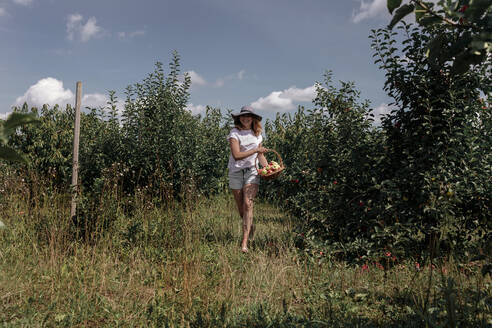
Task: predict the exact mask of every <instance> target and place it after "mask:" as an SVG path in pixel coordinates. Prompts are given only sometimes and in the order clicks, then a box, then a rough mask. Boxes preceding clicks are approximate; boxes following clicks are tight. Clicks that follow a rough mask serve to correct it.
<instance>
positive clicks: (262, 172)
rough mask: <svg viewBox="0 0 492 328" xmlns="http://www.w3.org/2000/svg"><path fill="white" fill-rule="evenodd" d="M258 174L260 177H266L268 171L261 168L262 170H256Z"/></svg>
mask: <svg viewBox="0 0 492 328" xmlns="http://www.w3.org/2000/svg"><path fill="white" fill-rule="evenodd" d="M258 173H259V174H260V175H267V174H268V170H267V169H266V168H262V169H259V170H258Z"/></svg>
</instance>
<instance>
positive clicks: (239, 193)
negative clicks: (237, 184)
mask: <svg viewBox="0 0 492 328" xmlns="http://www.w3.org/2000/svg"><path fill="white" fill-rule="evenodd" d="M232 194H233V195H234V200H235V201H236V205H237V210H238V212H239V216H240V217H241V219H242V218H243V213H244V204H243V198H244V195H243V190H242V189H232Z"/></svg>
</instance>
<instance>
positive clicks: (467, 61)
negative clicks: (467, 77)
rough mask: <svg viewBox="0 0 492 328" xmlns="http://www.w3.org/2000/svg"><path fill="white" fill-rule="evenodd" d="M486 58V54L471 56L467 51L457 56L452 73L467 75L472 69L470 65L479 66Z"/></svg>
mask: <svg viewBox="0 0 492 328" xmlns="http://www.w3.org/2000/svg"><path fill="white" fill-rule="evenodd" d="M484 58H485V56H484V54H480V55H476V54H470V53H469V52H467V51H463V52H462V53H460V54H458V56H456V59H455V60H454V63H453V67H452V73H453V74H463V73H466V72H467V71H468V70H469V69H470V65H478V64H480V63H481V62H482V61H483V60H484Z"/></svg>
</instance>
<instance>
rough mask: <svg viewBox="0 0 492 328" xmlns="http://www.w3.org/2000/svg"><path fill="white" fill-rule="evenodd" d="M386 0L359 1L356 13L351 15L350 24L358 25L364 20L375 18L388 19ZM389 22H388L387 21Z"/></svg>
mask: <svg viewBox="0 0 492 328" xmlns="http://www.w3.org/2000/svg"><path fill="white" fill-rule="evenodd" d="M386 3H387V0H371V1H370V2H366V1H364V0H361V1H360V8H359V11H358V12H353V13H352V22H354V23H359V22H361V21H363V20H365V19H370V18H375V17H388V18H389V17H390V14H389V12H388V7H387V6H386ZM388 22H389V21H388Z"/></svg>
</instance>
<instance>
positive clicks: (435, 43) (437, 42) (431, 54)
mask: <svg viewBox="0 0 492 328" xmlns="http://www.w3.org/2000/svg"><path fill="white" fill-rule="evenodd" d="M445 42H446V38H445V37H444V35H442V34H438V35H437V36H436V37H434V38H433V39H431V40H430V41H429V43H428V44H427V57H428V58H429V62H430V63H431V64H432V65H435V66H440V65H441V63H442V62H443V61H444V60H445V59H446V56H445V55H446V53H444V52H443V51H442V49H443V48H444V45H445Z"/></svg>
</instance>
